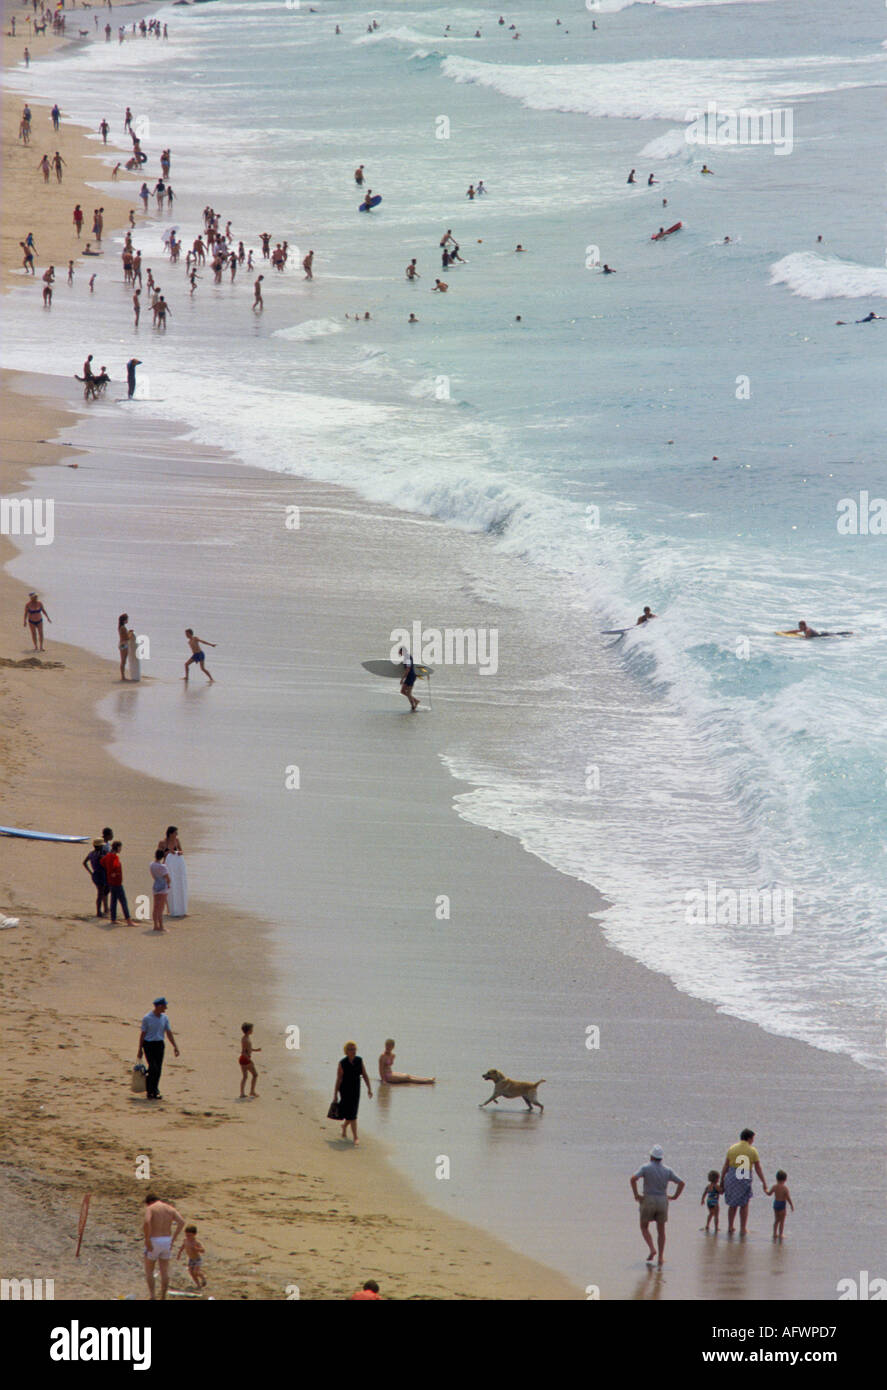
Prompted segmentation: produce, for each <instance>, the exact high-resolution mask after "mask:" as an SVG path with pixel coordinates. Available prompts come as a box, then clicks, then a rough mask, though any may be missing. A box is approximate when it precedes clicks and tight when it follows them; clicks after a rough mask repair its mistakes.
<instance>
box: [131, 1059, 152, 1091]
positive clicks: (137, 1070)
mask: <svg viewBox="0 0 887 1390" xmlns="http://www.w3.org/2000/svg"><path fill="white" fill-rule="evenodd" d="M129 1084H130V1087H131V1089H132V1090H133V1091H135V1092H136V1093H137V1094H138V1093H140V1092H142V1091H147V1089H148V1068H147V1067H145V1066H143V1065H142V1063H141V1062H136V1064H135V1066H134V1067H133V1069H132V1075H131V1076H130V1078H129Z"/></svg>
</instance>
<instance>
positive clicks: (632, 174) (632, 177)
mask: <svg viewBox="0 0 887 1390" xmlns="http://www.w3.org/2000/svg"><path fill="white" fill-rule="evenodd" d="M625 182H626V183H637V179H636V178H635V176H634V169H632V171H631V173H630V174H629V176H628V178H627V179H626V180H625Z"/></svg>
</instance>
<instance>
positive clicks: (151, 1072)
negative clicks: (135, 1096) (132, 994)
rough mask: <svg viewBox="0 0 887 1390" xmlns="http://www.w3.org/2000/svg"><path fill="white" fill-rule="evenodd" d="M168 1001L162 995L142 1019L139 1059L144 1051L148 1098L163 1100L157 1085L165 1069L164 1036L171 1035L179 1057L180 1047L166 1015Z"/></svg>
mask: <svg viewBox="0 0 887 1390" xmlns="http://www.w3.org/2000/svg"><path fill="white" fill-rule="evenodd" d="M166 1010H167V1002H166V1000H165V999H164V998H163V995H161V996H160V997H159V998H158V999H155V1000H154V1007H153V1009H152V1010H151V1012H150V1013H149V1014H145V1017H144V1018H143V1019H142V1032H141V1036H140V1038H139V1055H138V1060H139V1061H141V1060H142V1053H144V1054H145V1060H146V1062H147V1063H148V1076H147V1084H146V1098H147V1099H148V1100H162V1099H163V1097H162V1095H161V1094H160V1092H159V1091H158V1089H157V1087H158V1086H159V1084H160V1073H161V1072H162V1070H163V1053H164V1051H165V1047H164V1038H165V1037H167V1036H168V1037H169V1040H170V1042H171V1043H172V1048H173V1052H174V1053H175V1054H176V1056H177V1057H178V1055H179V1049H178V1047H177V1046H176V1040H175V1038H174V1037H173V1032H172V1029H171V1028H170V1026H169V1019H168V1018H167V1016H166Z"/></svg>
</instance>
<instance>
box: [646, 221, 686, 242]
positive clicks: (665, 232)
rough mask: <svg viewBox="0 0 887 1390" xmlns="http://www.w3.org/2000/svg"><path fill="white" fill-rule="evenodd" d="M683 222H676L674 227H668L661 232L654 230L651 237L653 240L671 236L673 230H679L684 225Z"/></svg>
mask: <svg viewBox="0 0 887 1390" xmlns="http://www.w3.org/2000/svg"><path fill="white" fill-rule="evenodd" d="M683 225H684V224H683V222H675V224H674V226H673V227H666V228H665V229H664V230H663V231H661V232H654V233H653V235H652V236H651V237H650V240H651V241H661V240H662V238H663V237H664V236H671V234H672V232H679V231H680V230H681V228H682V227H683Z"/></svg>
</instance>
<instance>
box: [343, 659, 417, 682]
mask: <svg viewBox="0 0 887 1390" xmlns="http://www.w3.org/2000/svg"><path fill="white" fill-rule="evenodd" d="M360 664H361V666H362V667H363V669H364V670H365V671H369V673H370V675H371V676H396V677H397V679H398V680H399V681H402V680H403V678H404V676H405V675H406V673H407V672H406V667H405V666H401V665H400V664H399V663H398V662H396V661H362V662H361V663H360ZM413 669H414V671H415V672H416V675H417V676H433V675H434V672H433V670H432V669H431V667H430V666H421V665H420V664H419V662H418V661H414V662H413Z"/></svg>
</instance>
